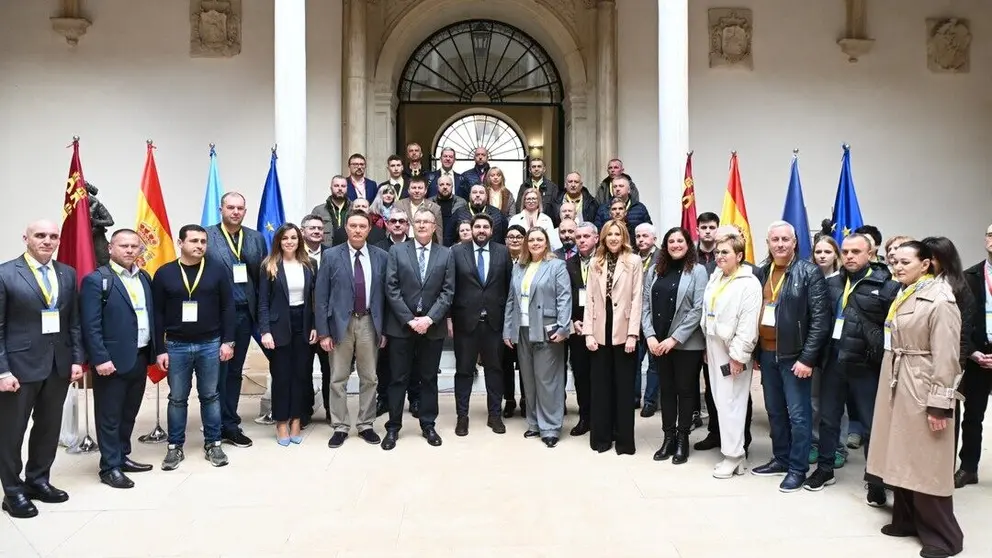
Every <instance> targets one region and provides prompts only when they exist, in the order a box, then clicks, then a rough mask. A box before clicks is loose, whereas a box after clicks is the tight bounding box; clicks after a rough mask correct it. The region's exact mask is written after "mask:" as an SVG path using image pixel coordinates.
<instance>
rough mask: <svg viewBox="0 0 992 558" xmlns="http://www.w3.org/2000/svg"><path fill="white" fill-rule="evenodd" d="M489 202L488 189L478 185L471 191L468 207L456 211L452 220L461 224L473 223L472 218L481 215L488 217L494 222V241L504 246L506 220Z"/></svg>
mask: <svg viewBox="0 0 992 558" xmlns="http://www.w3.org/2000/svg"><path fill="white" fill-rule="evenodd" d="M488 202H489V194H488V193H487V192H486V187H485V186H483V185H482V184H479V183H476V184H474V185H473V186H472V188H471V189H470V190H469V196H468V206H467V207H462V208H460V209H458V210H456V211H455V212H454V213H453V214H452V217H451V220H452V222H454V223H461V222H462V221H471V220H472V217H474V216H475V215H478V214H480V213H481V214H485V215H488V216H489V219H491V220H492V222H493V236H492V241H493V242H498V243H500V244H503V243H504V240H505V238H506V226H507V224H506V218H505V217H503V213H502V212H500V210H499V208H497V207H493V206H491V205H488ZM452 236H454V235H452Z"/></svg>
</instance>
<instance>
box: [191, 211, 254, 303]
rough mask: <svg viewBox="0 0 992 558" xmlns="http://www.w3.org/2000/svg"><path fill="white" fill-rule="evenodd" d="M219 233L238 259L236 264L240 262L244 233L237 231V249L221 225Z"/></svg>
mask: <svg viewBox="0 0 992 558" xmlns="http://www.w3.org/2000/svg"><path fill="white" fill-rule="evenodd" d="M220 231H221V232H222V233H224V238H225V239H226V240H227V245H228V247H230V248H231V253H233V254H234V257H235V258H237V259H238V262H240V261H241V246H242V245H244V242H245V233H244V231H242V230H238V247H237V248H235V247H234V240H232V239H231V235H230V234H228V232H227V229H225V228H224V225H221V226H220ZM194 288H195V286H194Z"/></svg>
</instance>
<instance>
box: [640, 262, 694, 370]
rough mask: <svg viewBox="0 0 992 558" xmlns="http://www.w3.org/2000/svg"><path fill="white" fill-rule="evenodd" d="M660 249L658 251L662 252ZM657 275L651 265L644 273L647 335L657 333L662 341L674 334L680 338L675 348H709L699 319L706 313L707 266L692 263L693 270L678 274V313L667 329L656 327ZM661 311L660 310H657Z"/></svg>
mask: <svg viewBox="0 0 992 558" xmlns="http://www.w3.org/2000/svg"><path fill="white" fill-rule="evenodd" d="M660 251H661V249H658V250H656V251H655V252H656V253H658V252H660ZM657 279H658V274H657V273H656V272H655V268H654V266H651V267H649V268H648V271H647V274H646V275H645V276H644V293H643V297H642V300H641V328H642V330H643V332H644V338H645V339H647V338H648V337H652V336H653V337H655V338H656V339H657V340H658V341H662V340H664V339H666V338H668V337H671V338H673V339H675V340H676V341H678V342H679V344H678V345H676V346H675V348H676V349H681V350H685V351H703V350H705V349H706V337H705V336H704V335H703V330H702V328H700V327H699V323H700V319H701V318H702V317H703V292H704V291H706V283H707V282H709V276H708V275H707V274H706V267H705V266H703V265H702V264H696V265H694V266H692V270H690V271H688V272H683V273H682V274H680V276H679V288H678V292H677V293H676V295H675V315H674V316H673V317H672V325H671V327H670V328H668V331H655V329H654V316H655V312H656V309H655V307H654V297H653V296H652V294H651V289H652V287H653V286H654V282H655V281H656V280H657ZM658 311H659V312H660V310H658Z"/></svg>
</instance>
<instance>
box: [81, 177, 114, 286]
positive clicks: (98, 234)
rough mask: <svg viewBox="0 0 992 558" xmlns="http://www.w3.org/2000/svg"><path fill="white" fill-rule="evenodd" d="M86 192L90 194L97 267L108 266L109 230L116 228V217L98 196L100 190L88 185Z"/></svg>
mask: <svg viewBox="0 0 992 558" xmlns="http://www.w3.org/2000/svg"><path fill="white" fill-rule="evenodd" d="M86 192H87V193H88V194H89V196H87V197H88V199H89V202H90V227H91V228H92V229H93V252H94V253H95V254H96V265H97V267H99V266H101V265H107V264H109V263H110V242H109V241H108V240H107V229H108V228H110V227H113V226H114V217H113V216H112V215H111V214H110V211H108V210H107V206H105V205H103V204H102V203H101V202H100V200H98V199H97V197H96V195H97V194H98V193H100V190H99V189H98V188H97V187H96V186H94V185H92V184H90V183H89V182H87V183H86Z"/></svg>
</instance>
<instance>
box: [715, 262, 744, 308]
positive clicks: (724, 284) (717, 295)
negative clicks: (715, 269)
mask: <svg viewBox="0 0 992 558" xmlns="http://www.w3.org/2000/svg"><path fill="white" fill-rule="evenodd" d="M740 271H741V268H737V271H735V272H734V274H733V275H731V276H730V277H729V278H728V279H721V280H720V281H718V282H717V286H716V290H714V291H713V296H711V297H710V312H711V313H712V312H713V311H714V310H716V299H718V298H720V295H721V294H723V291H724V290H725V289H726V288H727V285H729V284H730V283H731V282H732V281H733V280H734V279H735V278H736V277H737V274H738V273H740Z"/></svg>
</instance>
